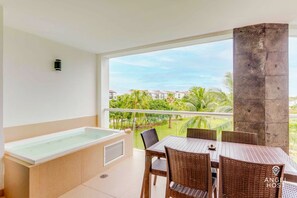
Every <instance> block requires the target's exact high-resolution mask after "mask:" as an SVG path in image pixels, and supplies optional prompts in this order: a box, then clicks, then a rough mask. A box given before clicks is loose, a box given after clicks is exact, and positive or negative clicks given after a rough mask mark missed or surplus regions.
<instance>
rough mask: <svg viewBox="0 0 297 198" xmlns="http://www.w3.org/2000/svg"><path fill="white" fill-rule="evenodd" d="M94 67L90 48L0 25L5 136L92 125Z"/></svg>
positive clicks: (0, 183) (19, 136) (0, 179)
mask: <svg viewBox="0 0 297 198" xmlns="http://www.w3.org/2000/svg"><path fill="white" fill-rule="evenodd" d="M1 28H2V26H0V29H1ZM0 56H1V55H0ZM55 59H61V60H62V71H61V72H58V71H54V69H53V64H54V61H55ZM96 71H97V69H96V55H95V54H93V53H89V52H86V51H82V50H78V49H75V48H72V47H69V46H66V45H62V44H59V43H56V42H53V41H50V40H47V39H44V38H41V37H38V36H35V35H32V34H29V33H25V32H22V31H18V30H15V29H12V28H9V27H4V52H3V76H4V77H3V78H4V79H3V81H4V82H3V105H4V107H3V108H4V110H3V114H4V118H3V125H4V136H5V137H4V139H5V141H6V142H7V141H13V140H19V139H23V138H28V137H33V136H36V135H42V134H47V133H52V132H56V131H63V130H67V129H71V128H76V127H81V126H96V123H97V122H96V114H97V113H96ZM0 101H1V100H0ZM0 103H1V104H2V102H0ZM1 112H2V111H1ZM1 135H2V133H1ZM1 141H3V138H1ZM0 147H1V148H0V154H1V153H3V143H1V142H0ZM0 159H1V160H2V157H0ZM2 168H3V167H2V163H0V171H1V169H2ZM2 188H3V176H2V173H1V172H0V189H2Z"/></svg>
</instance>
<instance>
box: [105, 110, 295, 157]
mask: <svg viewBox="0 0 297 198" xmlns="http://www.w3.org/2000/svg"><path fill="white" fill-rule="evenodd" d="M106 111H109V127H110V128H113V129H125V128H131V129H133V130H134V148H138V149H143V143H142V140H141V137H140V133H141V132H142V131H144V130H146V129H150V128H156V130H157V132H158V136H159V138H160V139H163V138H164V137H166V136H168V135H177V136H185V135H186V129H187V128H190V127H193V128H206V129H214V130H217V132H218V137H219V138H220V137H221V135H220V133H221V131H222V130H233V114H232V113H219V112H192V111H163V110H140V109H106ZM289 137H290V139H289V144H290V156H291V157H292V158H293V159H294V160H295V161H296V162H297V115H296V114H291V115H290V120H289Z"/></svg>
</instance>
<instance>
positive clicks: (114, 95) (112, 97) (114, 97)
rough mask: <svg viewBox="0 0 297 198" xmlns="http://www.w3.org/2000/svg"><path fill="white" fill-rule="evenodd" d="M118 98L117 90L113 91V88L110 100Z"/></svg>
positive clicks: (110, 91) (110, 92)
mask: <svg viewBox="0 0 297 198" xmlns="http://www.w3.org/2000/svg"><path fill="white" fill-rule="evenodd" d="M112 99H114V100H116V99H117V92H115V91H113V90H109V100H112Z"/></svg>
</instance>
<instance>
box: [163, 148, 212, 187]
mask: <svg viewBox="0 0 297 198" xmlns="http://www.w3.org/2000/svg"><path fill="white" fill-rule="evenodd" d="M165 152H166V159H167V182H168V184H170V183H171V182H174V183H177V184H180V185H182V186H184V187H189V188H194V189H198V190H202V191H208V192H212V176H211V164H210V156H209V153H190V152H184V151H179V150H175V149H172V148H169V147H166V146H165Z"/></svg>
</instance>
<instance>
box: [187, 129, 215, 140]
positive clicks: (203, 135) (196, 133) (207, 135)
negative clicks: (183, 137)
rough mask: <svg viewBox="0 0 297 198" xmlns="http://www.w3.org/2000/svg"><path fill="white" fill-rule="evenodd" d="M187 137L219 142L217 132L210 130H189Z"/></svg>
mask: <svg viewBox="0 0 297 198" xmlns="http://www.w3.org/2000/svg"><path fill="white" fill-rule="evenodd" d="M187 137H189V138H199V139H205V140H217V131H216V130H210V129H197V128H188V129H187Z"/></svg>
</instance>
